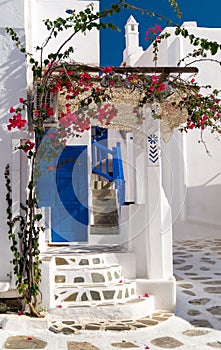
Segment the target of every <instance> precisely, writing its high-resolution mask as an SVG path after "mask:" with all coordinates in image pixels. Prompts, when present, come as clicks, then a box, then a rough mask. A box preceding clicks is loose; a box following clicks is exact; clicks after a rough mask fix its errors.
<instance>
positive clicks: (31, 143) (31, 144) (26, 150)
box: [23, 140, 35, 153]
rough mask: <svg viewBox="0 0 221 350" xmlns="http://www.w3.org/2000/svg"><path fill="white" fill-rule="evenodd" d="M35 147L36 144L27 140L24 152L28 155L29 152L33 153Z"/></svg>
mask: <svg viewBox="0 0 221 350" xmlns="http://www.w3.org/2000/svg"><path fill="white" fill-rule="evenodd" d="M34 146H35V144H34V142H31V140H27V141H25V144H24V147H23V150H24V152H25V153H27V152H29V151H31V150H32V149H33V148H34Z"/></svg>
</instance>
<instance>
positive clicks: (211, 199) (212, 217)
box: [185, 184, 221, 226]
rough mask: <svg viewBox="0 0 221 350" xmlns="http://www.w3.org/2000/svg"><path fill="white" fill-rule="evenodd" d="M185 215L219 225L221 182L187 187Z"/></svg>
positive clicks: (220, 217)
mask: <svg viewBox="0 0 221 350" xmlns="http://www.w3.org/2000/svg"><path fill="white" fill-rule="evenodd" d="M185 209H186V216H187V217H188V218H191V219H193V220H194V219H196V220H198V221H202V223H203V222H205V223H208V224H217V225H220V226H221V215H220V214H221V184H215V185H203V186H193V187H188V188H187V192H186V202H185Z"/></svg>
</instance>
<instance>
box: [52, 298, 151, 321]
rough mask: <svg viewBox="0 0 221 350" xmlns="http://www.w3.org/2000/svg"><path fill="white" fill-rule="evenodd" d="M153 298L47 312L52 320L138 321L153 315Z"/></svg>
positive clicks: (56, 309)
mask: <svg viewBox="0 0 221 350" xmlns="http://www.w3.org/2000/svg"><path fill="white" fill-rule="evenodd" d="M154 311H155V302H154V297H153V296H149V297H148V298H143V297H137V298H135V299H133V300H131V301H128V302H126V303H124V304H113V305H112V304H108V305H91V306H78V307H73V308H71V307H69V308H62V307H61V308H60V307H59V308H51V309H49V310H48V312H49V313H50V317H51V318H52V319H53V318H54V319H62V320H64V319H66V320H75V321H81V320H83V321H84V320H90V321H91V320H94V319H96V320H97V321H98V320H138V319H139V318H143V317H145V316H149V315H151V314H153V313H154Z"/></svg>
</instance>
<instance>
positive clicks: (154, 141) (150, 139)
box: [147, 134, 158, 145]
mask: <svg viewBox="0 0 221 350" xmlns="http://www.w3.org/2000/svg"><path fill="white" fill-rule="evenodd" d="M147 140H148V142H149V143H150V144H151V145H152V144H157V142H158V137H157V135H154V134H151V135H149V136H148V138H147Z"/></svg>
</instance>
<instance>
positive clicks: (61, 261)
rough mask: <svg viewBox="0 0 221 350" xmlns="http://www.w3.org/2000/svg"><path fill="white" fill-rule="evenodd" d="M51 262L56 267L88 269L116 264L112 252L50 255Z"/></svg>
mask: <svg viewBox="0 0 221 350" xmlns="http://www.w3.org/2000/svg"><path fill="white" fill-rule="evenodd" d="M52 262H53V263H54V265H55V267H56V268H58V269H61V268H62V269H65V270H66V269H71V270H72V269H89V268H93V269H96V268H100V267H107V266H112V265H116V264H118V261H117V258H116V256H115V254H114V253H100V252H98V253H94V252H93V253H87V252H85V253H83V254H82V253H75V254H71V253H69V254H60V255H58V256H52Z"/></svg>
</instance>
